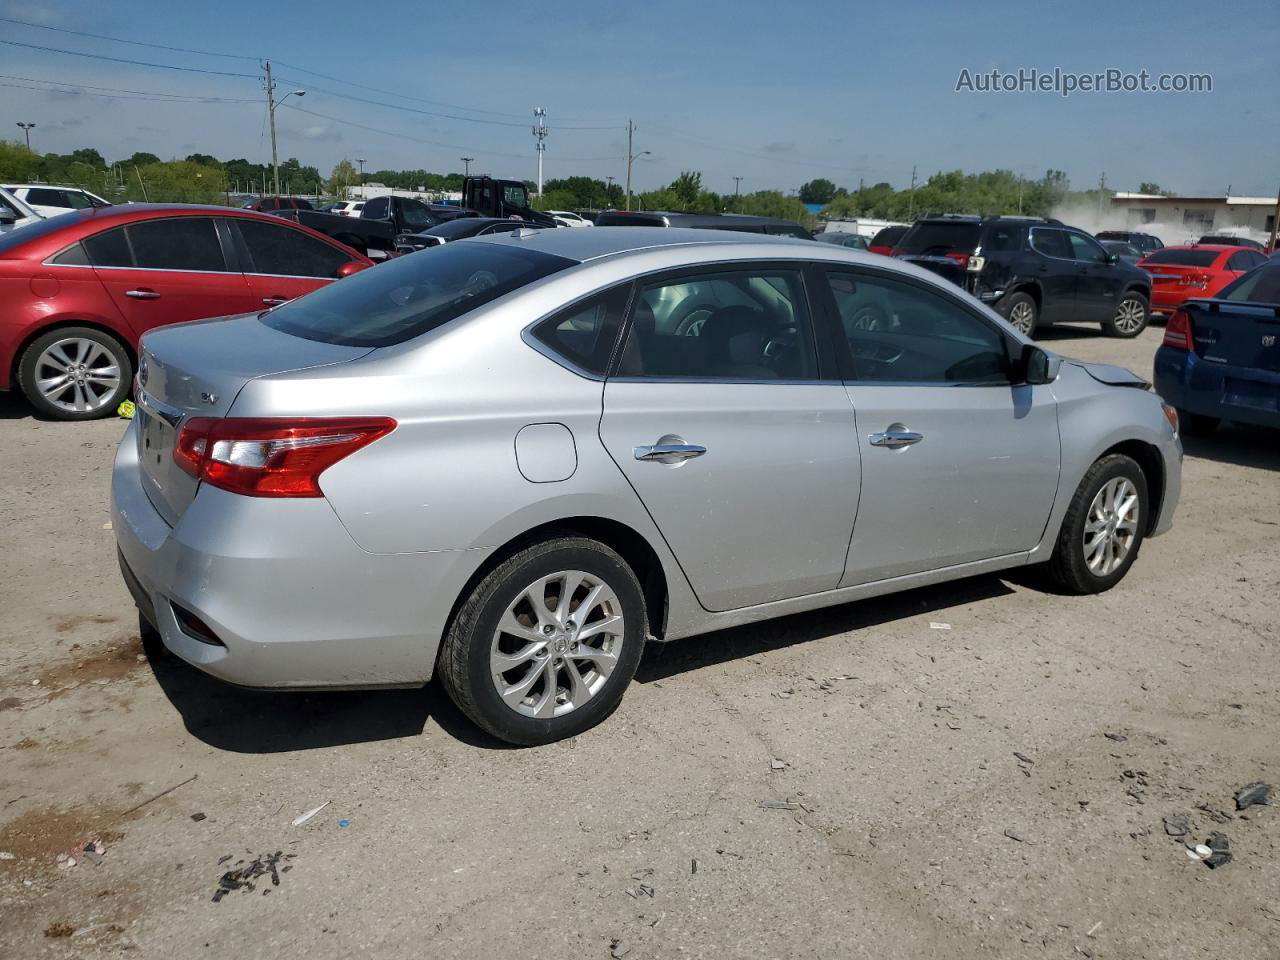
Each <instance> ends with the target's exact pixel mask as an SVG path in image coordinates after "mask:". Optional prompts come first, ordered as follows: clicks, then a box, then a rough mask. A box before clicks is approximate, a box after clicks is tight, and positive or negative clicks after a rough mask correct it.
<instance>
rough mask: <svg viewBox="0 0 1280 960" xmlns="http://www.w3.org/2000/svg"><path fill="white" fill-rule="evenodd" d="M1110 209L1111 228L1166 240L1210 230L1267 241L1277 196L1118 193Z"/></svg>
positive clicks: (1191, 240) (1184, 238)
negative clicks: (1153, 235) (1171, 195)
mask: <svg viewBox="0 0 1280 960" xmlns="http://www.w3.org/2000/svg"><path fill="white" fill-rule="evenodd" d="M1111 213H1112V216H1110V217H1108V218H1107V220H1108V225H1109V226H1111V229H1120V230H1133V231H1136V232H1140V233H1152V234H1155V235H1156V236H1158V237H1159V238H1160V239H1161V240H1163V241H1164V242H1165V243H1167V244H1180V243H1194V242H1195V241H1196V240H1198V239H1200V238H1201V237H1202V236H1204V235H1205V234H1209V233H1216V234H1219V235H1222V234H1225V235H1228V236H1232V237H1243V238H1245V239H1248V240H1257V241H1258V242H1259V243H1264V244H1265V243H1268V242H1270V240H1271V230H1272V228H1273V227H1274V226H1275V221H1276V198H1275V197H1231V196H1226V197H1161V196H1154V195H1152V194H1148V193H1117V194H1116V195H1115V196H1114V197H1112V198H1111Z"/></svg>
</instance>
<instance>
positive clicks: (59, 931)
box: [44, 923, 76, 937]
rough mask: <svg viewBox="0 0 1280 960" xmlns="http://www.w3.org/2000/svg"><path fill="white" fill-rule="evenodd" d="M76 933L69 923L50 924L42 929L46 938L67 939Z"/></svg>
mask: <svg viewBox="0 0 1280 960" xmlns="http://www.w3.org/2000/svg"><path fill="white" fill-rule="evenodd" d="M75 932H76V928H75V927H73V926H71V924H69V923H51V924H49V926H47V927H45V928H44V935H45V936H46V937H69V936H71V934H73V933H75Z"/></svg>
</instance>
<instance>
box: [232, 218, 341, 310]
mask: <svg viewBox="0 0 1280 960" xmlns="http://www.w3.org/2000/svg"><path fill="white" fill-rule="evenodd" d="M224 219H225V221H226V223H227V225H228V227H229V228H230V230H231V234H232V235H233V236H234V237H236V238H237V248H238V250H239V251H240V261H241V266H242V268H243V269H244V276H245V279H246V281H247V282H248V284H249V289H250V291H251V295H252V297H253V307H252V309H254V310H261V309H262V308H263V307H275V306H279V305H280V304H282V303H285V302H287V301H289V300H293V299H294V298H296V297H300V296H302V295H303V294H306V293H310V292H311V291H312V290H315V289H316V288H317V287H323V286H326V285H328V284H329V283H331V282H332V281H334V280H336V279H337V277H338V270H339V269H340V268H341V267H342V265H343V264H345V263H349V262H350V261H351V260H352V259H353V258H352V257H351V256H350V254H348V253H347V252H346V251H344V250H343V249H342V248H341V247H339V246H337V245H336V244H332V243H328V242H327V241H325V240H321V239H320V238H319V237H313V236H312V235H311V234H309V233H307V232H306V231H305V230H301V229H299V228H297V227H293V226H290V225H289V224H288V223H287V222H284V221H282V222H280V223H268V222H266V221H264V220H259V219H257V218H250V217H226V218H224Z"/></svg>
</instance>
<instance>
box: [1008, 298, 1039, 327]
mask: <svg viewBox="0 0 1280 960" xmlns="http://www.w3.org/2000/svg"><path fill="white" fill-rule="evenodd" d="M1005 318H1006V319H1007V320H1008V321H1009V325H1010V326H1012V327H1013V329H1015V330H1017V331H1018V332H1019V333H1020V334H1022V335H1023V336H1024V337H1031V336H1033V335H1034V334H1035V332H1036V322H1037V321H1038V320H1039V319H1040V311H1039V310H1038V309H1037V308H1036V301H1035V298H1034V297H1032V296H1031V294H1029V293H1012V294H1010V295H1009V301H1008V303H1007V304H1005Z"/></svg>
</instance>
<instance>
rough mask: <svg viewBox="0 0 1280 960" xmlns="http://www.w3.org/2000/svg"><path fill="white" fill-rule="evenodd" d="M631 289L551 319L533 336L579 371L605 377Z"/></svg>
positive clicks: (593, 299)
mask: <svg viewBox="0 0 1280 960" xmlns="http://www.w3.org/2000/svg"><path fill="white" fill-rule="evenodd" d="M628 291H629V287H627V286H621V287H615V288H614V289H613V290H608V291H606V292H604V293H601V294H598V295H596V296H594V297H591V298H589V299H587V300H585V301H583V302H581V303H576V304H574V305H573V306H571V307H568V308H567V309H565V310H563V311H561V312H560V313H558V314H556V315H555V316H552V317H548V318H547V319H546V320H544V321H542V322H541V323H540V324H538V325H537V326H536V327H534V328H533V335H534V337H536V338H537V339H538V340H539V341H540V342H541V343H543V344H544V345H545V346H547V347H548V348H549V349H550V350H551V351H552V352H553V353H555V354H558V355H559V356H561V357H563V358H564V359H565V360H567V361H569V362H570V363H572V364H573V365H574V366H576V367H580V368H582V369H583V370H586V371H587V372H589V373H594V374H596V375H597V376H604V374H605V370H606V369H608V366H609V354H610V353H611V352H612V350H613V343H614V340H616V339H617V333H618V326H619V325H620V324H621V322H622V313H623V311H624V310H626V308H627V293H628Z"/></svg>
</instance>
